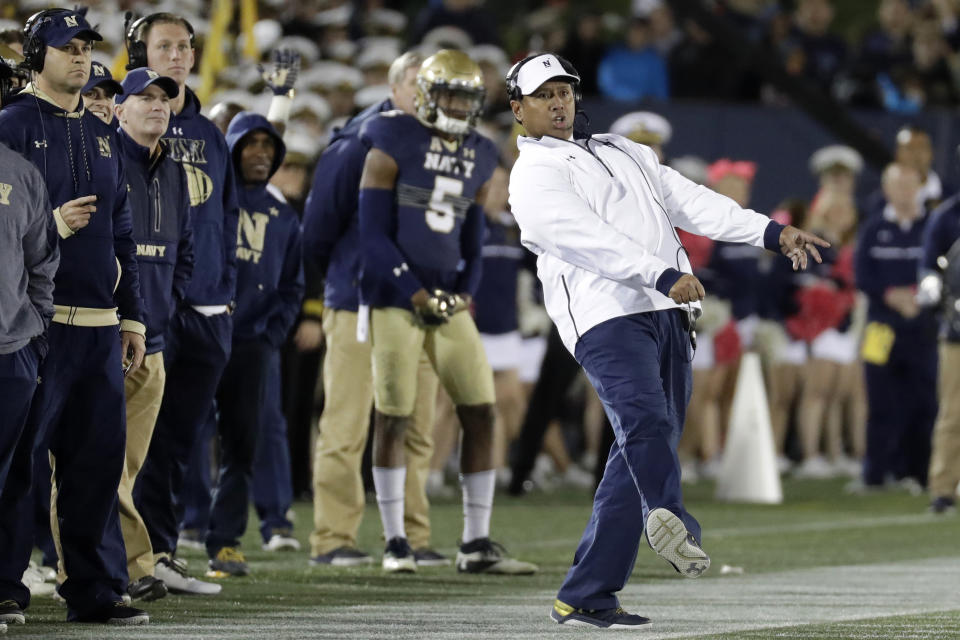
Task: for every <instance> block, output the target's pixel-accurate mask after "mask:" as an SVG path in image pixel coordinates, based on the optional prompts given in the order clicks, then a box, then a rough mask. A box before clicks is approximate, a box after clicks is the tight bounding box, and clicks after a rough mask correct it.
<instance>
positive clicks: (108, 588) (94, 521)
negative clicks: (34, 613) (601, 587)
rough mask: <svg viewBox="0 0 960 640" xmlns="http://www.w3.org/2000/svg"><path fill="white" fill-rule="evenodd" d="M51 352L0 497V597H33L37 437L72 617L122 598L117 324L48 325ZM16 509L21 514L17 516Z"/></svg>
mask: <svg viewBox="0 0 960 640" xmlns="http://www.w3.org/2000/svg"><path fill="white" fill-rule="evenodd" d="M48 336H49V342H50V353H49V355H48V356H47V358H46V359H45V360H44V361H43V363H42V365H41V366H40V378H41V381H42V382H41V384H40V386H39V387H38V389H37V392H36V394H35V396H34V400H33V404H32V406H31V408H30V416H29V418H28V419H27V426H26V428H25V430H24V435H23V436H22V437H21V439H20V443H19V444H18V446H17V450H16V452H15V453H14V460H13V463H12V465H11V468H10V474H9V475H8V477H7V484H6V486H5V487H4V491H3V495H2V497H0V513H3V514H7V515H6V516H5V517H3V518H0V600H6V599H12V600H15V601H16V602H17V603H18V604H19V605H20V606H21V607H25V606H27V605H28V604H29V602H30V592H29V590H28V589H27V588H26V587H25V586H24V585H23V584H22V583H21V582H20V578H21V576H22V574H23V572H24V570H25V569H26V568H27V564H28V562H29V560H30V552H31V549H32V547H33V518H32V517H31V515H30V514H31V513H32V504H31V502H32V499H33V496H32V485H33V478H32V476H33V454H34V448H35V443H36V442H48V443H49V447H50V453H52V454H53V456H54V457H55V459H56V479H55V481H56V483H57V489H58V498H57V516H58V518H59V524H60V542H61V544H62V547H63V561H64V565H65V567H66V571H67V580H66V582H64V583H63V584H62V585H60V588H59V592H60V595H62V596H63V597H64V598H66V600H67V618H68V619H74V618H75V617H76V616H77V615H82V614H84V613H87V612H89V611H91V610H93V609H96V608H98V607H100V606H103V605H105V604H107V603H110V602H116V601H118V600H119V599H120V597H121V595H122V594H123V592H124V590H125V589H126V586H127V558H126V553H125V552H124V547H123V538H122V537H121V534H120V520H119V517H118V514H117V487H118V486H119V484H120V474H121V472H122V470H123V461H124V450H125V444H126V411H125V408H124V392H123V370H122V361H121V357H120V336H119V332H118V328H117V327H116V326H110V327H75V326H66V325H62V324H58V323H53V324H51V325H50V329H49V331H48ZM14 514H19V515H22V516H23V517H14Z"/></svg>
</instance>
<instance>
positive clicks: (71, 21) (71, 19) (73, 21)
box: [63, 16, 78, 27]
mask: <svg viewBox="0 0 960 640" xmlns="http://www.w3.org/2000/svg"><path fill="white" fill-rule="evenodd" d="M63 21H64V22H66V23H67V26H68V27H76V26H78V25H77V16H66V17H65V18H64V19H63Z"/></svg>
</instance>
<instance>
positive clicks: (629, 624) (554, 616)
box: [550, 600, 650, 629]
mask: <svg viewBox="0 0 960 640" xmlns="http://www.w3.org/2000/svg"><path fill="white" fill-rule="evenodd" d="M550 619H551V620H553V621H554V622H556V623H557V624H565V625H569V626H571V627H597V628H599V629H633V628H634V627H639V626H640V625H642V624H648V623H649V622H650V618H644V617H643V616H638V615H636V614H633V613H627V612H626V611H624V610H623V608H622V607H617V608H616V609H575V608H574V607H571V606H570V605H568V604H567V603H566V602H561V601H560V600H555V601H554V603H553V609H552V610H551V611H550Z"/></svg>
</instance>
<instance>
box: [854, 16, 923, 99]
mask: <svg viewBox="0 0 960 640" xmlns="http://www.w3.org/2000/svg"><path fill="white" fill-rule="evenodd" d="M912 26H913V11H912V8H911V6H910V2H909V1H908V0H881V2H880V4H879V5H878V6H877V24H876V26H875V27H874V28H872V29H871V30H870V31H868V32H867V34H866V35H865V36H864V37H863V39H862V40H861V43H860V48H859V51H858V52H857V55H856V60H855V61H854V64H853V69H852V70H851V79H852V80H853V81H854V83H855V86H854V88H853V94H852V95H851V96H850V98H849V100H850V102H852V103H853V104H856V105H865V106H871V107H876V106H880V105H881V104H882V102H881V98H882V95H881V93H880V90H881V84H878V83H882V82H883V81H884V76H885V77H886V79H887V80H889V77H890V74H891V72H892V71H893V70H894V69H895V68H900V67H902V66H903V65H909V64H910V62H911V57H912V56H911V43H910V31H911V28H912Z"/></svg>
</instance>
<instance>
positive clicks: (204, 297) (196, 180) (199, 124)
mask: <svg viewBox="0 0 960 640" xmlns="http://www.w3.org/2000/svg"><path fill="white" fill-rule="evenodd" d="M184 90H185V91H186V100H185V102H184V105H183V109H181V111H180V113H177V114H173V113H171V114H170V125H169V127H168V128H167V135H166V136H165V137H164V141H165V142H166V143H167V145H168V149H169V153H170V157H171V158H173V159H174V160H176V161H177V162H179V163H180V165H181V166H182V167H183V170H184V172H185V174H186V177H187V188H188V189H189V191H190V206H191V207H192V211H191V216H192V220H193V244H194V255H195V256H196V265H195V268H194V271H193V277H192V278H191V279H190V286H189V287H187V297H186V301H187V303H188V304H191V305H225V304H229V303H230V301H231V300H233V294H234V288H235V286H236V279H237V260H236V248H237V219H238V216H239V210H238V209H237V191H236V185H235V183H234V175H233V171H234V167H233V164H232V163H231V162H230V152H229V150H228V149H227V143H226V141H225V140H224V138H223V134H222V133H220V130H219V129H217V127H216V125H214V124H213V123H212V122H210V120H208V119H207V118H206V117H205V116H203V115H202V114H201V113H200V101H199V100H198V99H197V96H196V95H195V94H194V93H193V91H191V90H190V89H189V88H184Z"/></svg>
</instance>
